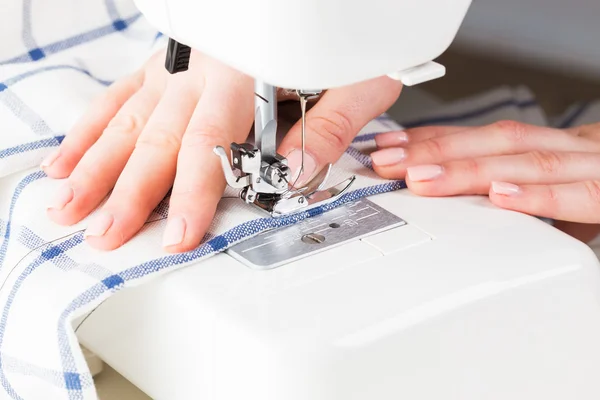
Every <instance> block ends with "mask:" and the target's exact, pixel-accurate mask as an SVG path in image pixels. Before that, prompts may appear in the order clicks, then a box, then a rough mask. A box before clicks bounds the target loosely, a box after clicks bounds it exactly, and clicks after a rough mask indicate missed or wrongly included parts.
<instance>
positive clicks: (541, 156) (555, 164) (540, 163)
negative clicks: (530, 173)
mask: <svg viewBox="0 0 600 400" xmlns="http://www.w3.org/2000/svg"><path fill="white" fill-rule="evenodd" d="M530 154H531V158H532V160H533V164H534V165H535V167H536V168H537V169H538V170H539V171H541V172H543V173H545V174H548V175H551V174H554V173H556V172H557V171H558V169H559V168H560V166H561V164H562V161H561V158H560V156H559V155H558V154H557V153H555V152H552V151H534V152H531V153H530Z"/></svg>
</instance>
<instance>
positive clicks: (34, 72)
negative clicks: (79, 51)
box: [0, 65, 112, 89]
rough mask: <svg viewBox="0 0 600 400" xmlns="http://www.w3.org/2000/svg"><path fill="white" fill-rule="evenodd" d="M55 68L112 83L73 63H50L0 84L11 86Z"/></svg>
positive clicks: (103, 82) (55, 69)
mask: <svg viewBox="0 0 600 400" xmlns="http://www.w3.org/2000/svg"><path fill="white" fill-rule="evenodd" d="M57 70H72V71H76V72H80V73H82V74H85V75H87V76H89V77H90V78H92V79H93V80H94V81H96V82H97V83H99V84H101V85H104V86H108V85H110V84H111V83H112V81H107V80H104V79H100V78H98V77H96V76H94V75H92V73H91V72H90V71H88V70H86V69H84V68H80V67H75V66H73V65H50V66H47V67H41V68H36V69H34V70H31V71H27V72H24V73H22V74H20V75H17V76H14V77H12V78H8V79H7V80H5V81H4V82H2V83H0V85H2V86H4V89H6V88H7V87H9V86H12V85H14V84H16V83H18V82H20V81H22V80H25V79H27V78H29V77H31V76H34V75H39V74H43V73H45V72H50V71H57Z"/></svg>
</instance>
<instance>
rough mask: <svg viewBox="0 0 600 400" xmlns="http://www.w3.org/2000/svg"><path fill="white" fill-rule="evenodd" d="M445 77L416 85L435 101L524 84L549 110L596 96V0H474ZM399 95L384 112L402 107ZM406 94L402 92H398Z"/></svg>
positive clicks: (599, 92)
mask: <svg viewBox="0 0 600 400" xmlns="http://www.w3.org/2000/svg"><path fill="white" fill-rule="evenodd" d="M437 61H438V62H440V63H441V64H443V65H444V66H446V69H447V71H446V76H445V77H444V78H442V79H438V80H435V81H432V82H428V83H424V84H422V85H419V86H418V88H419V91H420V90H423V91H425V92H427V93H429V94H432V95H434V96H436V97H437V98H439V99H442V100H452V99H456V98H461V97H465V96H469V95H472V94H476V93H481V92H482V91H486V90H489V89H492V88H497V87H498V86H502V85H510V86H516V85H524V86H527V87H528V88H529V89H530V90H532V91H533V92H534V94H535V95H536V97H537V99H538V101H539V103H540V104H541V105H542V107H543V108H544V110H545V111H546V112H547V113H548V114H549V115H556V114H559V113H562V112H563V111H565V109H566V108H567V107H568V106H570V105H572V104H573V103H576V102H580V101H586V100H592V99H596V100H599V99H600V1H597V0H473V3H472V5H471V8H470V9H469V12H468V14H467V17H466V19H465V21H464V23H463V25H462V26H461V28H460V31H459V33H458V36H457V38H456V40H455V42H454V43H453V44H452V46H451V47H450V49H449V50H448V51H447V52H446V53H445V54H444V55H442V56H441V57H440V58H439V59H438V60H437ZM407 92H408V93H409V96H406V98H404V96H401V98H400V100H399V102H398V104H396V105H395V106H394V107H393V108H392V110H391V111H390V114H392V116H393V115H394V112H395V111H397V110H398V109H400V108H404V109H405V108H406V107H409V105H408V103H411V102H410V99H409V97H411V96H412V92H414V91H412V90H410V89H409V90H408V91H407ZM403 94H407V93H403Z"/></svg>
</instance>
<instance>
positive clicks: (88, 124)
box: [41, 71, 144, 178]
mask: <svg viewBox="0 0 600 400" xmlns="http://www.w3.org/2000/svg"><path fill="white" fill-rule="evenodd" d="M143 80H144V74H143V71H140V72H138V73H136V74H134V75H131V76H127V77H124V78H122V79H119V80H118V81H116V82H115V83H113V84H112V85H111V86H109V88H108V89H107V90H106V91H104V92H103V93H102V95H101V96H99V97H98V98H96V99H95V100H94V101H93V102H92V103H91V105H90V106H89V107H88V109H87V111H86V112H85V113H84V115H83V116H82V117H81V118H80V119H79V120H78V121H77V122H76V123H75V125H74V126H73V127H72V128H71V130H70V131H69V132H68V133H67V135H66V136H65V138H64V140H63V142H62V143H61V145H60V147H59V148H58V149H57V150H55V151H54V152H53V153H51V154H50V155H48V157H46V159H45V160H44V161H43V162H42V164H41V168H42V169H43V170H44V172H45V173H46V174H47V175H48V176H49V177H52V178H66V177H67V176H69V174H71V172H72V171H73V169H74V168H75V166H76V165H77V163H79V161H80V160H81V158H82V157H83V155H84V154H85V153H86V152H87V151H88V150H89V148H90V147H92V145H93V144H94V143H96V141H97V140H98V138H99V137H100V135H101V134H102V131H103V130H104V128H105V127H106V125H108V123H109V122H110V120H111V119H112V118H113V117H114V116H115V115H116V114H117V112H118V111H119V109H120V108H121V107H122V106H123V104H125V102H126V101H127V100H129V98H130V97H131V96H133V95H134V93H135V92H137V91H138V90H139V89H140V87H141V86H142V82H143Z"/></svg>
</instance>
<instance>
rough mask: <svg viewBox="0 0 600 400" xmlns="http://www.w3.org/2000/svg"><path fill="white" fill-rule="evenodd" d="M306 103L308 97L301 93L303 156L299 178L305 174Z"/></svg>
mask: <svg viewBox="0 0 600 400" xmlns="http://www.w3.org/2000/svg"><path fill="white" fill-rule="evenodd" d="M306 102H307V96H306V95H304V94H302V93H300V108H301V110H302V156H301V159H300V173H299V174H298V177H300V175H302V174H303V173H304V138H305V135H306Z"/></svg>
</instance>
